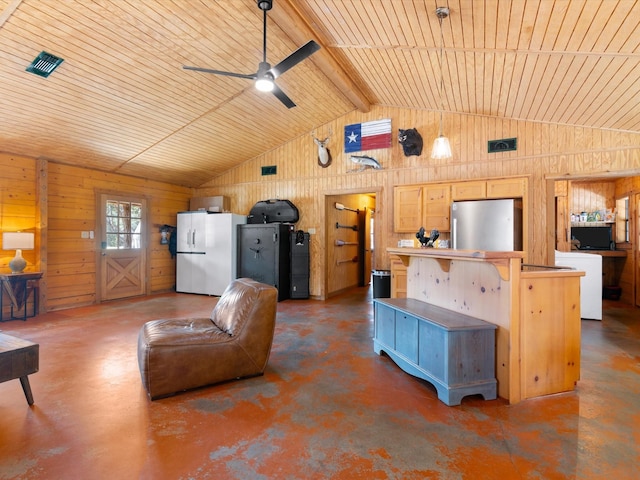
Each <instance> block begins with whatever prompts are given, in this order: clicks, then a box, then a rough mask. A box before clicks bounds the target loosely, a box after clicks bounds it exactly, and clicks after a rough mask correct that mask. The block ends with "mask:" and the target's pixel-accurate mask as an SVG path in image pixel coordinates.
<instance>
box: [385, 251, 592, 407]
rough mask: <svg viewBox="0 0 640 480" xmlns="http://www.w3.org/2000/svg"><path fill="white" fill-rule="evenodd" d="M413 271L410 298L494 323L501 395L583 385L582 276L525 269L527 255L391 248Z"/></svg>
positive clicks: (509, 397)
mask: <svg viewBox="0 0 640 480" xmlns="http://www.w3.org/2000/svg"><path fill="white" fill-rule="evenodd" d="M387 251H388V252H389V253H390V254H392V255H397V256H398V257H400V259H401V261H402V263H403V264H404V265H406V266H407V298H414V299H416V300H421V301H423V302H426V303H430V304H432V305H436V306H438V307H442V308H447V309H449V310H453V311H456V312H459V313H463V314H465V315H469V316H471V317H475V318H478V319H480V320H485V321H487V322H490V323H493V324H495V325H496V326H497V327H498V328H497V333H496V378H497V380H498V395H499V396H500V397H502V398H505V399H507V400H509V402H510V403H518V402H519V401H520V400H523V399H525V398H532V397H537V396H540V395H548V394H551V393H559V392H565V391H570V390H572V389H573V388H574V386H575V384H576V382H577V381H578V379H579V378H580V277H581V276H583V275H584V272H581V271H576V270H571V269H565V268H556V267H540V266H526V265H523V263H522V259H523V252H486V251H478V250H452V249H436V248H388V249H387Z"/></svg>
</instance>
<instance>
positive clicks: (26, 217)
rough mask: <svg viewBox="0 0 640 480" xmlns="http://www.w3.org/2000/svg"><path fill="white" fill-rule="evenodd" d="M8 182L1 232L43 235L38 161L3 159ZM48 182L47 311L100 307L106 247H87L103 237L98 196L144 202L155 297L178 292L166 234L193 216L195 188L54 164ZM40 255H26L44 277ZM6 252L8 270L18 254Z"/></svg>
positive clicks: (48, 167)
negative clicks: (99, 265)
mask: <svg viewBox="0 0 640 480" xmlns="http://www.w3.org/2000/svg"><path fill="white" fill-rule="evenodd" d="M0 168H2V169H3V176H2V179H1V180H0V182H1V183H0V186H1V188H2V190H1V193H2V207H1V208H2V210H0V222H2V223H0V226H1V228H2V229H3V230H10V229H13V228H15V229H18V228H19V227H20V228H22V229H25V230H28V229H39V225H38V222H37V220H36V219H37V217H38V215H37V212H36V210H37V208H38V206H37V205H38V201H37V199H36V191H37V186H36V180H37V179H36V176H37V174H38V173H41V172H37V162H36V161H35V160H33V159H30V158H24V157H15V156H6V155H5V156H3V155H0ZM42 175H45V176H46V178H43V179H40V181H41V182H44V183H45V185H46V188H45V189H44V191H46V192H47V198H46V199H45V201H46V203H47V218H46V222H44V224H45V225H46V231H45V230H43V231H42V232H40V233H41V235H36V238H37V239H39V238H41V237H42V238H46V250H45V251H46V275H45V278H44V279H43V280H44V282H46V309H47V310H57V309H62V308H69V307H75V306H79V305H87V304H92V303H94V302H95V301H96V281H97V279H96V271H97V269H96V261H97V256H96V255H97V253H98V252H99V248H100V240H99V239H97V238H96V239H83V238H81V232H82V231H91V230H94V231H95V230H97V221H98V220H97V219H96V191H110V192H122V193H125V194H127V193H128V194H135V195H138V196H144V197H145V198H146V199H147V201H148V208H149V209H150V219H151V220H150V225H149V229H148V231H147V234H148V237H147V241H148V245H150V249H149V260H150V278H149V288H150V291H151V292H162V291H167V290H171V289H172V288H173V286H174V284H175V260H174V259H172V258H171V255H170V253H169V250H168V248H167V245H161V244H160V230H159V227H160V226H161V225H164V224H168V225H175V224H176V213H177V212H178V211H180V210H187V209H188V207H189V198H191V196H192V194H193V192H192V189H190V188H185V187H178V186H174V185H170V184H165V183H160V182H151V181H147V180H144V179H140V178H134V177H128V176H123V175H115V174H111V173H106V172H98V171H96V170H90V169H84V168H77V167H70V166H66V165H61V164H54V163H47V165H46V169H45V171H44V173H42ZM38 252H39V249H38V245H36V250H35V251H31V252H24V253H25V255H24V256H25V258H26V259H27V261H28V262H29V267H28V268H29V269H32V270H39V269H40V262H39V258H38V257H37V255H38ZM8 253H10V254H11V255H10V256H9V255H8V254H7V252H4V251H2V264H1V265H0V266H1V267H2V268H3V269H4V268H6V265H7V263H8V261H9V260H10V259H11V257H12V256H13V252H8Z"/></svg>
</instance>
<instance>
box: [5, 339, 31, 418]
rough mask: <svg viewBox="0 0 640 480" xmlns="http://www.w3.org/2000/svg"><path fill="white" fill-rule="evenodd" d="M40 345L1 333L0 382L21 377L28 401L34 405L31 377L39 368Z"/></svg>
mask: <svg viewBox="0 0 640 480" xmlns="http://www.w3.org/2000/svg"><path fill="white" fill-rule="evenodd" d="M39 353H40V345H38V344H37V343H33V342H29V341H28V340H22V339H20V338H17V337H12V336H11V335H6V334H4V333H0V383H2V382H7V381H9V380H14V379H16V378H19V379H20V383H21V384H22V390H23V391H24V396H25V397H26V398H27V403H28V404H29V405H33V394H32V393H31V385H29V377H28V376H27V375H31V374H32V373H36V372H37V371H38V368H39Z"/></svg>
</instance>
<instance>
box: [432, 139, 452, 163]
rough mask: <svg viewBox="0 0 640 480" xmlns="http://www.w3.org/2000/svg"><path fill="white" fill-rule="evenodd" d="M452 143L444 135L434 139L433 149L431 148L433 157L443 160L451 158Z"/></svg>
mask: <svg viewBox="0 0 640 480" xmlns="http://www.w3.org/2000/svg"><path fill="white" fill-rule="evenodd" d="M452 156H453V155H452V154H451V145H449V139H448V138H447V137H445V136H444V135H440V136H439V137H437V138H436V139H435V140H434V141H433V150H431V158H433V159H434V160H443V159H447V158H451V157H452Z"/></svg>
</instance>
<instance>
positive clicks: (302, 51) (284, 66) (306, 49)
mask: <svg viewBox="0 0 640 480" xmlns="http://www.w3.org/2000/svg"><path fill="white" fill-rule="evenodd" d="M318 50H320V45H318V44H317V43H316V42H314V41H313V40H309V41H308V42H307V43H305V44H304V45H303V46H301V47H300V48H299V49H297V50H296V51H295V52H293V53H292V54H291V55H289V56H288V57H287V58H285V59H284V60H282V61H281V62H280V63H279V64H277V65H275V66H274V67H273V68H272V69H271V73H272V74H273V77H274V78H277V77H279V76H280V75H282V74H283V73H284V72H286V71H287V70H289V69H290V68H292V67H294V66H296V65H297V64H298V63H300V62H301V61H303V60H304V59H305V58H307V57H309V56H310V55H312V54H314V53H315V52H317V51H318Z"/></svg>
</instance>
